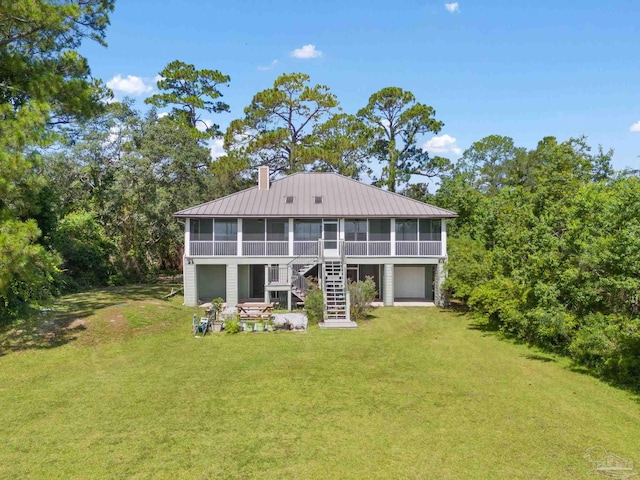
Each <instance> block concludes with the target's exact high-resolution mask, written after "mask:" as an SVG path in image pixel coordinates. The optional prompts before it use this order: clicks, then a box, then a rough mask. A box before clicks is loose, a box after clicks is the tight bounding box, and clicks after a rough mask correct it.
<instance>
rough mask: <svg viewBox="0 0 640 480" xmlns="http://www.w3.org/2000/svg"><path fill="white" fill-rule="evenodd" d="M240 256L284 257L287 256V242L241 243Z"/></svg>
mask: <svg viewBox="0 0 640 480" xmlns="http://www.w3.org/2000/svg"><path fill="white" fill-rule="evenodd" d="M242 255H245V256H247V257H281V256H284V257H286V256H287V255H289V242H287V241H267V242H260V241H257V242H251V241H244V242H242Z"/></svg>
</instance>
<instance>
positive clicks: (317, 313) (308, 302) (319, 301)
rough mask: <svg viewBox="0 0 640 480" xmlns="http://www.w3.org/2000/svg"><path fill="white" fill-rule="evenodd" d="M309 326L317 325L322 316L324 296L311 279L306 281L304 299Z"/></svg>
mask: <svg viewBox="0 0 640 480" xmlns="http://www.w3.org/2000/svg"><path fill="white" fill-rule="evenodd" d="M304 309H305V311H306V312H307V319H308V320H309V325H317V324H318V322H320V321H322V318H323V315H324V295H323V294H322V290H320V288H319V287H318V284H317V282H316V281H315V280H313V279H307V295H306V296H305V298H304Z"/></svg>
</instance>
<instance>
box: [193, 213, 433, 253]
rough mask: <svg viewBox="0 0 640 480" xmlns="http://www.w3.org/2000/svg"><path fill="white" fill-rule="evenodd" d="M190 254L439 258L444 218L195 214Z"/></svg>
mask: <svg viewBox="0 0 640 480" xmlns="http://www.w3.org/2000/svg"><path fill="white" fill-rule="evenodd" d="M185 241H186V247H187V248H186V252H185V255H187V256H192V257H297V256H309V257H338V256H339V257H441V256H445V255H446V228H444V222H442V221H441V219H393V218H392V219H293V218H290V219H233V220H229V219H215V220H214V219H198V220H194V219H191V220H190V221H189V222H187V231H186V234H185Z"/></svg>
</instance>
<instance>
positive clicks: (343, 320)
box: [319, 259, 358, 328]
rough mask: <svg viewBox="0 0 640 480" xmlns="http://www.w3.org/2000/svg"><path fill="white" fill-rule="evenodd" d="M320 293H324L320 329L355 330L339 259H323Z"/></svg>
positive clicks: (343, 272) (342, 267)
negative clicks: (322, 316) (323, 308)
mask: <svg viewBox="0 0 640 480" xmlns="http://www.w3.org/2000/svg"><path fill="white" fill-rule="evenodd" d="M322 267H323V268H322V271H323V274H322V280H323V282H322V291H323V293H324V306H325V310H324V321H323V322H320V324H319V325H320V328H356V327H357V326H358V325H357V324H356V323H355V322H352V321H351V319H350V318H349V317H350V312H349V300H348V293H347V288H346V268H345V265H344V262H343V261H342V260H341V259H331V260H329V259H325V261H324V263H323V265H322Z"/></svg>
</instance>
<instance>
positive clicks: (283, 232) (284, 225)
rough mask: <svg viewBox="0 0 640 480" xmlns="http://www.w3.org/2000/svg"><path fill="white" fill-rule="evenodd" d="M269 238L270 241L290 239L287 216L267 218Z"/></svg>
mask: <svg viewBox="0 0 640 480" xmlns="http://www.w3.org/2000/svg"><path fill="white" fill-rule="evenodd" d="M267 240H268V241H269V242H286V241H287V240H289V220H288V219H287V218H270V219H267Z"/></svg>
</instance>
